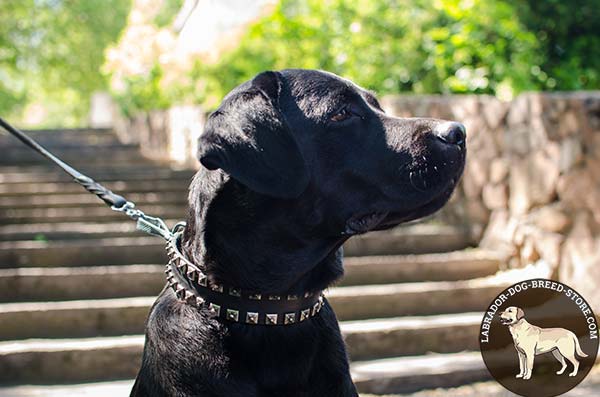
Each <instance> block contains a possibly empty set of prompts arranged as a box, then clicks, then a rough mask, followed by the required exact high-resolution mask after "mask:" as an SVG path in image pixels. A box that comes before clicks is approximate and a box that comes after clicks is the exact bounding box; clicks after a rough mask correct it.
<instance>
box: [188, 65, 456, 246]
mask: <svg viewBox="0 0 600 397" xmlns="http://www.w3.org/2000/svg"><path fill="white" fill-rule="evenodd" d="M199 159H200V162H201V164H202V165H203V166H204V167H206V168H207V169H208V170H216V169H221V170H222V171H223V172H224V173H226V174H227V175H228V176H229V178H230V179H232V180H234V181H236V182H237V183H239V184H240V185H242V186H244V187H245V188H246V189H248V190H249V191H252V192H254V193H255V194H258V195H262V196H265V197H268V198H270V199H272V200H277V201H273V202H274V203H275V202H283V201H285V202H286V203H295V204H297V205H296V207H295V208H297V210H298V211H305V215H306V217H305V219H306V220H307V222H308V223H311V225H310V226H311V227H313V228H314V227H315V226H316V225H317V224H319V225H320V226H322V225H323V224H326V225H327V229H328V230H329V232H330V233H332V234H337V235H340V234H342V235H344V234H345V235H352V234H357V233H364V232H367V231H369V230H377V229H385V228H389V227H393V226H395V225H397V224H399V223H402V222H406V221H410V220H414V219H417V218H420V217H423V216H426V215H429V214H431V213H433V212H435V211H436V210H438V209H439V208H441V207H442V206H443V205H444V204H445V202H446V201H447V200H448V199H449V197H450V195H451V193H452V191H453V189H454V187H455V186H456V183H457V181H458V179H459V178H460V176H461V174H462V171H463V167H464V162H465V130H464V127H463V126H462V125H461V124H459V123H453V122H447V121H443V120H436V119H431V118H398V117H392V116H389V115H387V114H385V112H384V111H383V110H382V108H381V106H380V105H379V102H378V101H377V99H376V98H375V96H374V95H373V94H372V93H370V92H368V91H366V90H364V89H362V88H360V87H358V86H357V85H355V84H353V83H352V82H350V81H348V80H346V79H343V78H340V77H338V76H336V75H333V74H331V73H327V72H322V71H314V70H297V69H294V70H284V71H281V72H264V73H261V74H259V75H258V76H256V77H255V78H254V79H253V80H251V81H249V82H246V83H244V84H242V85H241V86H239V87H237V88H236V89H234V90H233V91H232V92H230V93H229V94H228V95H227V96H226V97H225V98H224V100H223V102H222V104H221V105H220V107H219V108H218V109H217V110H216V111H215V112H214V113H212V114H211V115H210V116H209V118H208V120H207V123H206V127H205V131H204V133H203V134H202V135H201V137H200V141H199ZM286 208H287V209H288V210H289V207H286Z"/></svg>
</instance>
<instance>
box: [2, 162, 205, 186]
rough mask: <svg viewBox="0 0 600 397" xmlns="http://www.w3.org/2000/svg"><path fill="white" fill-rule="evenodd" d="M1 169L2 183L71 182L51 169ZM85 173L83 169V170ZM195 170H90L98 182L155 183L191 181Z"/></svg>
mask: <svg viewBox="0 0 600 397" xmlns="http://www.w3.org/2000/svg"><path fill="white" fill-rule="evenodd" d="M14 168H15V167H0V183H5V184H23V183H48V182H71V183H72V179H73V178H71V177H70V176H68V175H67V174H65V173H64V172H62V171H60V170H58V169H56V170H51V169H49V167H18V169H16V170H15V169H14ZM81 171H83V169H81ZM194 173H195V172H194V171H193V170H189V169H172V168H170V167H167V166H163V165H159V164H156V165H154V164H144V165H141V166H140V165H132V166H128V167H119V168H118V169H116V168H110V166H107V167H105V168H100V167H94V168H93V169H91V170H90V172H89V174H90V176H93V178H94V179H95V180H98V181H103V182H106V181H119V180H127V181H132V180H136V181H155V180H157V179H185V180H191V178H192V177H193V175H194Z"/></svg>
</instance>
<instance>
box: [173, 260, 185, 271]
mask: <svg viewBox="0 0 600 397" xmlns="http://www.w3.org/2000/svg"><path fill="white" fill-rule="evenodd" d="M175 263H176V264H177V268H179V269H182V271H185V265H186V263H185V261H184V260H183V258H177V259H176V260H175Z"/></svg>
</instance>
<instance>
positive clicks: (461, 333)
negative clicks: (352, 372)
mask: <svg viewBox="0 0 600 397" xmlns="http://www.w3.org/2000/svg"><path fill="white" fill-rule="evenodd" d="M482 318H483V312H472V313H458V314H440V315H432V316H411V317H393V318H383V319H370V320H360V321H342V322H341V323H340V328H341V330H342V333H343V335H344V339H345V341H346V344H347V345H348V353H349V355H350V358H351V359H352V360H354V361H356V360H370V359H376V358H385V357H396V356H414V355H420V354H427V353H430V352H435V353H455V352H459V351H463V350H477V349H479V339H478V337H477V336H478V334H479V327H480V325H481V320H482Z"/></svg>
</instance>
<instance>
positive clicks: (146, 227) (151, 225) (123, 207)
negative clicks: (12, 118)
mask: <svg viewBox="0 0 600 397" xmlns="http://www.w3.org/2000/svg"><path fill="white" fill-rule="evenodd" d="M0 126H1V127H2V128H4V129H5V130H6V131H8V132H9V133H10V134H12V135H14V136H15V137H17V139H19V140H20V141H21V142H23V143H24V144H25V145H27V146H29V147H30V148H31V149H33V150H35V151H36V152H38V153H39V154H41V155H42V156H44V157H46V158H47V159H48V160H50V161H52V162H53V163H54V164H56V165H58V166H59V167H60V168H61V169H62V170H63V171H65V172H66V173H67V174H69V175H70V176H72V177H73V180H74V182H76V183H78V184H80V185H81V186H83V187H84V188H85V190H87V191H88V192H90V193H92V194H95V195H96V196H98V198H100V200H102V201H104V203H105V204H106V205H108V206H109V207H110V208H111V209H112V210H114V211H118V212H123V213H124V214H125V215H127V216H129V217H130V218H131V219H133V220H135V221H137V228H138V229H139V230H141V231H143V232H146V233H148V234H151V235H154V236H160V237H163V238H164V239H165V240H167V241H168V240H170V239H172V238H173V233H172V232H171V231H170V230H169V228H168V227H167V225H166V224H165V222H164V221H163V220H162V219H160V218H156V217H153V216H149V215H146V214H144V213H143V212H142V211H140V210H139V209H136V208H135V204H134V203H133V202H131V201H128V200H127V199H125V197H123V196H120V195H118V194H116V193H113V192H112V191H110V190H109V189H107V188H105V187H104V186H102V185H101V184H99V183H98V182H96V181H94V180H93V179H92V178H90V177H89V176H87V175H84V174H82V173H81V172H79V171H77V170H76V169H75V168H73V167H71V166H70V165H69V164H67V163H65V162H64V161H62V160H61V159H59V158H58V157H56V156H55V155H53V154H52V153H50V152H49V151H48V150H46V149H45V148H44V147H43V146H42V145H40V144H39V143H37V142H36V141H34V140H33V139H32V138H31V137H29V136H27V135H26V134H25V133H24V132H23V131H20V130H18V129H17V128H15V127H13V126H12V125H10V124H9V123H8V122H6V120H4V119H3V118H1V117H0ZM178 225H180V224H178ZM176 226H177V225H176Z"/></svg>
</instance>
